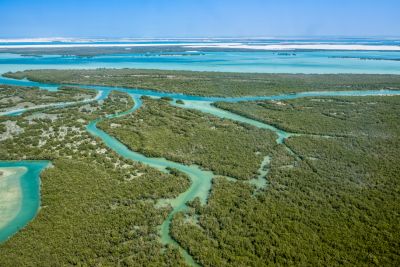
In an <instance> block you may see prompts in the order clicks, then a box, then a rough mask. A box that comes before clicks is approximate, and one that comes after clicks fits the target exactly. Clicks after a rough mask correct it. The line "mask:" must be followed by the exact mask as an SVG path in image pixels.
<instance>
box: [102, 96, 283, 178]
mask: <svg viewBox="0 0 400 267" xmlns="http://www.w3.org/2000/svg"><path fill="white" fill-rule="evenodd" d="M143 101H144V102H143V106H142V107H141V108H140V109H139V110H138V111H137V112H135V113H133V114H130V115H128V116H124V117H122V118H118V119H113V120H107V121H103V122H101V123H99V124H98V126H99V127H100V128H101V129H103V130H104V131H106V132H108V133H109V134H111V135H112V136H115V137H117V138H118V139H119V140H121V142H123V143H124V144H126V145H127V146H128V147H129V148H131V149H132V150H133V151H138V152H140V153H142V154H145V155H148V156H151V157H165V158H167V159H169V160H172V161H176V162H181V163H184V164H186V165H191V164H197V165H200V166H202V167H204V168H205V169H208V170H212V171H214V172H215V173H217V174H220V175H226V176H231V177H235V178H238V179H251V178H253V177H254V176H256V175H257V170H258V169H259V167H260V164H261V162H262V160H263V158H264V157H265V156H266V155H267V154H268V153H269V151H271V148H272V147H274V146H275V145H276V144H275V141H274V140H275V138H276V137H275V136H274V134H273V133H272V132H267V131H263V130H260V129H257V128H255V127H253V126H250V125H245V124H238V123H235V122H232V121H229V120H222V119H219V118H216V117H213V116H209V115H205V114H203V113H201V112H198V111H194V110H187V109H182V108H178V107H173V106H171V105H170V104H169V103H168V102H167V101H163V100H154V99H148V98H145V99H144V100H143Z"/></svg>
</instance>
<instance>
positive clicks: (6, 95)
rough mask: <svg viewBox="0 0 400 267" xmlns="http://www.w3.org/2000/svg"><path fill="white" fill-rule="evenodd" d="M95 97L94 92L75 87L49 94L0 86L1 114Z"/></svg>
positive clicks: (37, 90)
mask: <svg viewBox="0 0 400 267" xmlns="http://www.w3.org/2000/svg"><path fill="white" fill-rule="evenodd" d="M95 95H96V91H94V90H84V89H79V88H75V87H61V88H60V89H59V90H58V91H56V92H49V91H46V90H40V89H39V88H35V87H18V86H9V85H0V112H2V111H7V110H10V109H16V108H27V107H32V106H36V105H42V104H49V103H58V102H72V101H81V100H85V99H89V98H93V97H95Z"/></svg>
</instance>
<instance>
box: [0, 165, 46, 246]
mask: <svg viewBox="0 0 400 267" xmlns="http://www.w3.org/2000/svg"><path fill="white" fill-rule="evenodd" d="M48 164H49V162H48V161H18V162H13V161H0V170H1V169H2V168H6V169H8V170H10V168H12V169H15V170H16V172H15V174H13V175H12V176H9V177H7V178H4V179H2V178H0V195H1V197H0V199H1V200H2V203H1V204H0V217H1V220H0V222H1V223H0V242H3V241H5V240H7V239H8V238H9V237H10V236H12V235H13V234H15V233H16V232H18V231H19V230H20V229H21V228H23V227H24V226H25V225H26V224H27V223H28V222H29V221H30V220H32V219H33V218H34V217H35V216H36V213H37V211H38V209H39V205H40V178H39V175H40V172H41V171H42V170H43V169H44V168H46V167H47V166H48ZM4 196H6V197H5V198H4ZM3 201H4V202H3Z"/></svg>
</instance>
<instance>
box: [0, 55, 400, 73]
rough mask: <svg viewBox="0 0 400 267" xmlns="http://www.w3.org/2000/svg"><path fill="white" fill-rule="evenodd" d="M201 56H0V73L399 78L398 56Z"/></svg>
mask: <svg viewBox="0 0 400 267" xmlns="http://www.w3.org/2000/svg"><path fill="white" fill-rule="evenodd" d="M294 54H295V55H290V56H287V55H282V53H279V52H268V51H265V52H204V53H202V54H201V55H185V56H182V55H179V53H178V54H177V55H175V56H171V55H160V54H158V53H146V54H118V55H101V56H95V57H91V58H82V57H76V56H42V57H29V56H27V57H21V56H19V55H12V54H4V53H0V73H4V72H7V71H17V70H25V69H43V68H46V69H83V68H145V69H168V70H193V71H227V72H261V73H369V74H371V73H380V74H400V52H390V51H308V52H301V51H297V52H294Z"/></svg>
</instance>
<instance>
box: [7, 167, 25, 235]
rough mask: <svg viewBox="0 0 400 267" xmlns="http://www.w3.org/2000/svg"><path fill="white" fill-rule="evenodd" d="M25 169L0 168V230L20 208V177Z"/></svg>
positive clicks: (15, 215)
mask: <svg viewBox="0 0 400 267" xmlns="http://www.w3.org/2000/svg"><path fill="white" fill-rule="evenodd" d="M27 171H28V169H27V168H26V167H0V173H1V175H0V213H1V217H0V229H2V228H3V227H6V226H7V225H8V224H9V223H10V222H11V221H12V220H13V219H14V218H15V217H17V215H18V213H19V212H20V210H21V207H22V188H21V177H22V176H23V175H24V174H25V173H26V172H27Z"/></svg>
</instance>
